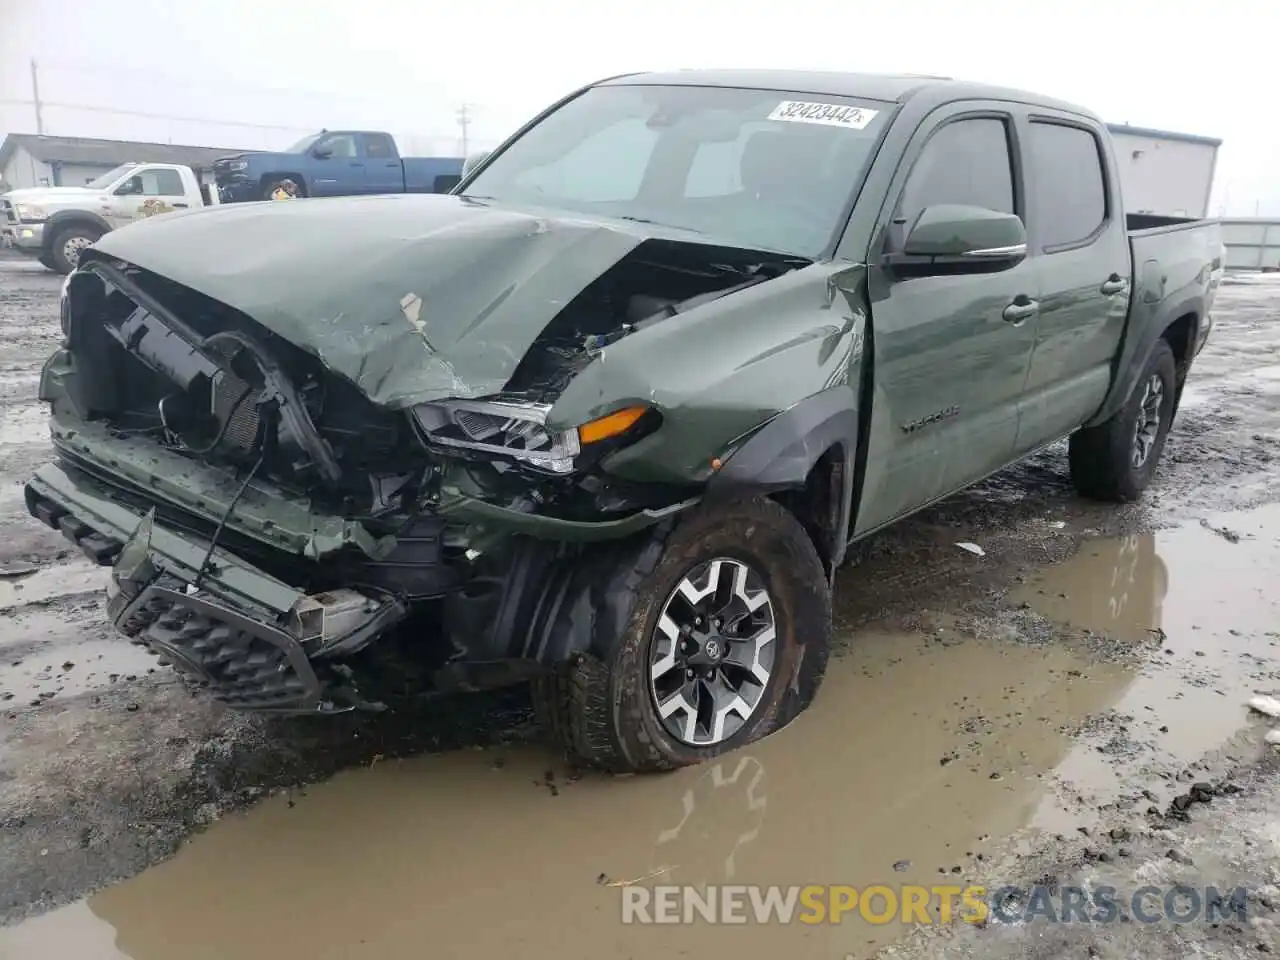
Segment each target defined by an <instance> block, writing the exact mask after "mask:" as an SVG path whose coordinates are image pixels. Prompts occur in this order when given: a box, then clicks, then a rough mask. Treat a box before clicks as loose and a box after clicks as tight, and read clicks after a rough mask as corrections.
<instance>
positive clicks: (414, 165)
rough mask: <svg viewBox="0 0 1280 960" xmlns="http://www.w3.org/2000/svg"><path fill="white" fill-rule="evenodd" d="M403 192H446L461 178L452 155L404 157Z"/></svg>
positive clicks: (458, 167) (456, 162) (457, 164)
mask: <svg viewBox="0 0 1280 960" xmlns="http://www.w3.org/2000/svg"><path fill="white" fill-rule="evenodd" d="M401 162H402V163H403V164H404V190H405V193H448V192H449V191H450V190H452V189H453V188H454V187H455V186H456V185H457V183H458V181H459V180H461V179H462V178H461V176H460V165H459V163H458V160H457V159H456V158H454V157H405V158H403V160H402V161H401Z"/></svg>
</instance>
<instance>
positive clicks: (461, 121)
mask: <svg viewBox="0 0 1280 960" xmlns="http://www.w3.org/2000/svg"><path fill="white" fill-rule="evenodd" d="M470 128H471V108H470V107H469V106H468V105H467V104H465V103H464V104H463V105H462V106H460V107H459V108H458V129H459V130H461V131H462V155H463V156H464V157H466V156H467V155H468V154H470V152H471V151H470V149H469V147H470V143H471V138H470V136H469V132H468V131H469V130H470Z"/></svg>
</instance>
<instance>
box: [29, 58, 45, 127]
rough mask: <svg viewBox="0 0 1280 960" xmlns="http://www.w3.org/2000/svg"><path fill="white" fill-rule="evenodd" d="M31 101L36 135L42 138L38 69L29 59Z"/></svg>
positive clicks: (34, 60) (41, 110) (32, 59)
mask: <svg viewBox="0 0 1280 960" xmlns="http://www.w3.org/2000/svg"><path fill="white" fill-rule="evenodd" d="M31 101H32V102H33V103H34V104H35V105H36V133H37V134H39V135H40V136H44V109H43V107H42V105H41V103H40V68H39V67H38V66H37V65H36V58H35V57H32V58H31Z"/></svg>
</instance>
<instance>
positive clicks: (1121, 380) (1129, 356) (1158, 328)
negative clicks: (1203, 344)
mask: <svg viewBox="0 0 1280 960" xmlns="http://www.w3.org/2000/svg"><path fill="white" fill-rule="evenodd" d="M1188 314H1193V315H1194V316H1196V317H1199V318H1200V319H1201V321H1202V322H1203V319H1204V314H1205V310H1204V295H1203V294H1202V293H1200V292H1199V291H1196V292H1194V293H1190V294H1188V295H1187V296H1185V297H1183V298H1182V299H1181V300H1178V301H1176V302H1175V303H1173V304H1172V305H1170V306H1167V307H1161V309H1160V312H1159V313H1158V314H1157V315H1156V319H1155V320H1154V322H1151V323H1146V324H1142V326H1141V328H1140V330H1139V332H1138V333H1137V336H1136V337H1135V338H1134V340H1133V346H1132V348H1130V346H1129V344H1128V343H1127V342H1126V343H1124V344H1122V345H1121V348H1120V357H1119V359H1118V360H1117V367H1116V377H1115V382H1114V383H1113V384H1112V386H1111V390H1110V392H1109V393H1108V394H1107V396H1106V399H1104V400H1103V401H1102V406H1101V407H1100V408H1099V409H1098V412H1097V413H1095V414H1094V415H1093V416H1092V417H1090V418H1089V420H1088V421H1086V423H1085V424H1084V426H1085V427H1094V426H1097V425H1098V424H1100V423H1103V422H1105V421H1106V420H1108V419H1110V418H1111V417H1113V416H1115V414H1116V412H1117V411H1118V410H1120V409H1121V408H1122V407H1124V405H1125V404H1126V403H1128V402H1129V397H1130V396H1131V395H1132V394H1133V391H1134V389H1135V388H1136V387H1137V385H1138V378H1139V377H1140V376H1142V371H1143V368H1144V367H1146V365H1147V360H1148V358H1150V356H1151V351H1152V350H1154V349H1155V346H1156V344H1157V343H1159V342H1160V340H1161V338H1162V337H1164V335H1165V334H1166V333H1168V331H1169V328H1170V327H1172V326H1173V324H1174V323H1175V322H1176V321H1177V320H1178V319H1179V318H1181V317H1185V316H1187V315H1188Z"/></svg>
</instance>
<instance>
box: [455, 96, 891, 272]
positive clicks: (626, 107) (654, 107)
mask: <svg viewBox="0 0 1280 960" xmlns="http://www.w3.org/2000/svg"><path fill="white" fill-rule="evenodd" d="M812 101H820V102H816V103H815V102H812ZM888 108H889V104H886V103H883V102H879V101H867V100H851V99H849V98H847V97H833V96H825V95H824V96H816V95H815V96H809V97H807V98H805V99H799V98H797V95H794V94H792V95H788V94H785V93H778V92H776V91H775V92H770V91H762V90H743V89H738V88H729V87H692V86H690V87H685V86H601V87H593V88H591V89H590V90H587V91H586V92H585V93H583V94H582V95H581V96H579V97H577V98H575V99H573V100H571V101H570V102H569V103H566V104H565V105H564V106H562V107H561V108H560V109H558V110H556V111H555V112H554V113H552V114H551V115H550V116H548V117H546V118H545V119H544V120H542V121H541V122H540V123H538V124H537V125H536V126H534V127H533V128H532V129H531V130H529V131H528V132H527V133H525V134H524V136H522V137H520V138H519V139H518V140H516V141H515V142H514V143H512V144H511V145H510V146H509V147H507V149H506V150H505V151H503V152H502V153H501V154H499V155H498V156H496V157H494V158H493V160H492V161H491V163H490V164H489V166H488V167H487V168H486V169H485V170H484V171H483V172H481V173H480V174H479V175H478V176H477V177H476V178H475V180H474V181H472V183H471V184H469V185H468V186H467V188H466V190H465V191H463V193H464V194H465V195H467V196H472V197H487V198H492V199H494V200H497V201H500V202H506V203H516V204H533V205H539V206H551V207H558V208H563V209H567V210H571V211H575V212H581V213H590V214H598V215H602V216H611V217H622V218H626V219H634V220H641V221H646V222H654V223H658V224H663V225H667V226H672V227H679V228H684V229H688V230H693V231H696V232H698V233H701V234H706V235H707V236H708V237H711V238H715V239H717V240H720V241H722V242H729V243H733V244H736V245H740V246H747V247H754V248H758V249H767V250H777V251H781V252H784V253H794V254H799V255H801V256H805V257H810V258H814V257H817V256H820V255H821V253H822V252H823V251H824V250H825V249H826V247H827V246H828V244H829V243H830V242H831V239H832V237H833V236H834V234H835V231H836V229H837V227H838V226H839V225H840V219H841V215H842V214H843V212H844V207H845V204H846V202H847V201H848V199H849V197H850V195H851V193H852V191H853V190H854V188H855V187H856V186H857V185H858V183H859V182H860V181H861V178H862V175H863V172H864V170H865V168H866V166H867V163H868V161H869V159H870V157H871V155H872V150H873V148H874V146H875V142H876V140H877V138H878V137H879V135H880V130H881V129H882V128H883V126H884V124H885V123H886V122H887V120H888V116H889V112H890V111H889V109H888Z"/></svg>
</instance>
